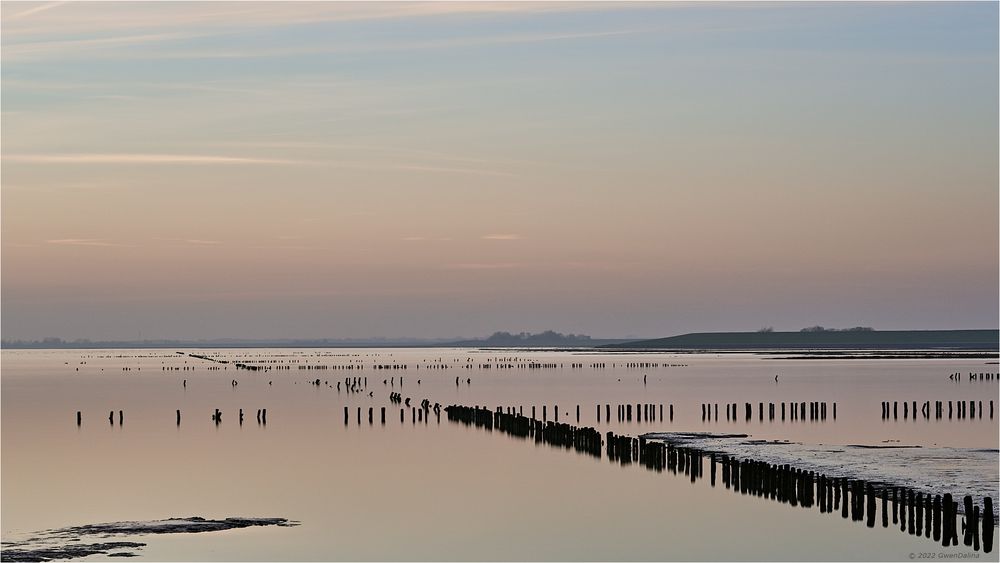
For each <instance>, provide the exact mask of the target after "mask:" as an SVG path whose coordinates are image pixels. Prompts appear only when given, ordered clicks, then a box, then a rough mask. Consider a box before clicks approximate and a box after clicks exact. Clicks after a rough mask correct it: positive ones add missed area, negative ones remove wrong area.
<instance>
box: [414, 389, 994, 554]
mask: <svg viewBox="0 0 1000 563" xmlns="http://www.w3.org/2000/svg"><path fill="white" fill-rule="evenodd" d="M818 405H819V404H817V408H816V409H815V411H816V412H817V413H821V412H822V409H821V408H819V406H818ZM420 410H424V409H420ZM444 410H445V412H446V413H447V416H448V420H449V421H452V422H457V423H461V424H464V425H466V426H476V427H479V428H484V429H486V430H488V431H493V430H497V431H499V432H503V433H505V434H508V435H511V436H515V437H517V438H521V439H532V440H534V442H536V443H545V444H549V445H551V446H554V447H561V448H565V449H573V450H575V451H576V452H578V453H582V454H585V455H588V456H593V457H596V458H601V455H602V453H601V452H602V450H606V453H607V457H608V460H610V461H611V462H615V463H619V464H621V465H631V464H637V465H639V466H642V467H645V468H646V469H649V470H653V471H656V472H662V471H668V472H670V473H673V474H675V475H678V474H683V475H684V476H686V477H688V478H689V479H690V480H691V482H692V483H693V482H695V481H697V480H699V479H703V478H704V465H705V460H706V459H707V460H708V463H709V464H710V483H711V486H713V487H715V486H716V480H717V479H716V476H717V474H718V473H719V468H720V467H721V473H722V484H723V486H725V488H726V489H730V490H732V491H734V492H735V493H738V494H742V495H752V496H757V497H759V498H764V499H768V500H773V501H775V502H779V503H782V504H787V505H789V506H800V507H803V508H812V507H817V508H818V510H819V512H821V513H835V512H837V511H839V512H840V515H841V517H842V518H845V519H846V518H850V519H851V520H853V521H856V522H862V521H863V522H865V524H866V526H867V527H869V528H874V527H875V526H876V518H877V516H878V513H879V511H878V509H877V504H879V503H881V516H882V518H881V523H882V527H883V528H888V527H889V504H890V497H891V504H892V521H893V524H896V523H899V524H900V530H901V531H903V532H907V533H909V534H910V535H913V536H917V537H919V536H924V537H926V538H932V539H933V540H934V541H935V542H940V543H941V545H942V546H943V547H949V546H957V545H959V544H958V533H959V525H960V527H961V533H962V535H963V543H964V545H965V546H968V547H972V548H973V549H974V550H975V551H979V550H980V538H981V539H982V550H983V552H985V553H991V552H992V551H993V535H994V526H995V516H994V513H993V500H992V498H990V497H985V498H984V499H983V509H982V510H980V507H979V506H977V505H975V504H974V502H973V499H972V496H970V495H967V496H965V498H964V499H963V508H964V511H963V513H962V514H960V513H959V505H958V502H956V501H955V500H954V499H953V498H952V495H951V494H950V493H946V494H944V495H935V496H934V497H933V498H931V496H930V495H925V494H924V493H922V492H918V491H914V490H913V489H911V488H906V487H895V486H892V485H890V484H886V483H879V482H872V481H864V480H861V479H849V478H846V477H830V476H827V475H825V474H822V473H819V472H815V471H806V470H803V469H800V468H796V467H793V466H791V465H790V464H784V465H778V464H771V463H767V462H763V461H757V460H753V459H738V458H736V457H732V456H729V455H726V454H718V453H716V452H711V451H706V450H702V449H699V448H691V447H684V446H678V445H675V444H673V443H670V442H669V441H653V440H647V439H646V438H645V437H638V438H635V437H631V436H626V435H621V434H619V435H616V434H615V433H614V432H610V431H609V432H607V434H606V439H605V440H602V437H601V433H600V432H598V431H597V430H596V429H594V428H590V427H576V426H573V425H570V424H565V423H558V422H553V421H541V420H537V419H535V418H533V417H532V418H529V417H525V416H524V415H522V414H519V413H517V412H511V410H509V409H508V411H507V412H504V411H503V409H502V408H500V407H497V409H496V410H495V411H491V410H490V409H488V408H486V407H479V406H474V407H467V406H462V405H451V406H449V407H446V408H445V409H444ZM980 514H982V518H980ZM960 518H961V519H960ZM980 520H982V523H981V526H982V534H980Z"/></svg>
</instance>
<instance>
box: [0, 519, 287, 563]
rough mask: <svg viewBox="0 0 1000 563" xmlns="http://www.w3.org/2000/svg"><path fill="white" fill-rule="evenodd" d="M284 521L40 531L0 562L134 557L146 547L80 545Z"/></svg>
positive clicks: (9, 548) (1, 553)
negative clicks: (87, 540) (96, 539)
mask: <svg viewBox="0 0 1000 563" xmlns="http://www.w3.org/2000/svg"><path fill="white" fill-rule="evenodd" d="M297 525H298V522H295V521H292V520H288V519H287V518H225V519H223V520H209V519H206V518H202V517H200V516H191V517H188V518H167V519H166V520H149V521H145V522H142V521H139V522H131V521H130V522H107V523H103V524H87V525H84V526H72V527H69V528H58V529H55V530H46V531H44V532H39V533H38V534H37V535H36V536H35V537H32V538H29V539H27V540H23V541H18V542H6V543H4V544H3V545H2V546H0V561H52V560H56V559H76V558H79V557H87V556H88V555H105V556H107V557H136V556H137V555H138V553H137V551H138V550H140V549H141V548H142V547H143V546H145V545H146V544H144V543H138V542H119V541H112V542H102V543H82V542H81V539H83V538H89V537H99V538H113V537H116V536H135V535H156V534H197V533H201V532H220V531H223V530H235V529H239V528H250V527H255V526H282V527H287V526H297Z"/></svg>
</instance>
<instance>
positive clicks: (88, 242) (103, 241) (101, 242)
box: [45, 238, 135, 248]
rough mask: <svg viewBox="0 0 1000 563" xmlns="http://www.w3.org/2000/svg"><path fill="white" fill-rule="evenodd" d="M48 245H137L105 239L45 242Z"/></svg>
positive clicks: (68, 239) (127, 246)
mask: <svg viewBox="0 0 1000 563" xmlns="http://www.w3.org/2000/svg"><path fill="white" fill-rule="evenodd" d="M45 242H47V243H48V244H57V245H65V246H116V247H126V248H132V247H134V246H135V245H132V244H122V243H118V242H112V241H109V240H108V239H103V238H59V239H52V240H47V241H45Z"/></svg>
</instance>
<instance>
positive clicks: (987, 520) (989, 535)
mask: <svg viewBox="0 0 1000 563" xmlns="http://www.w3.org/2000/svg"><path fill="white" fill-rule="evenodd" d="M991 403H992V401H991ZM993 526H994V524H993V499H992V498H990V497H986V498H984V499H983V552H984V553H990V552H992V551H993Z"/></svg>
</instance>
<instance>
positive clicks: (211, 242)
mask: <svg viewBox="0 0 1000 563" xmlns="http://www.w3.org/2000/svg"><path fill="white" fill-rule="evenodd" d="M155 240H161V241H165V242H181V243H185V244H192V245H195V246H215V245H219V244H222V241H221V240H206V239H196V238H160V237H157V238H156V239H155Z"/></svg>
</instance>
